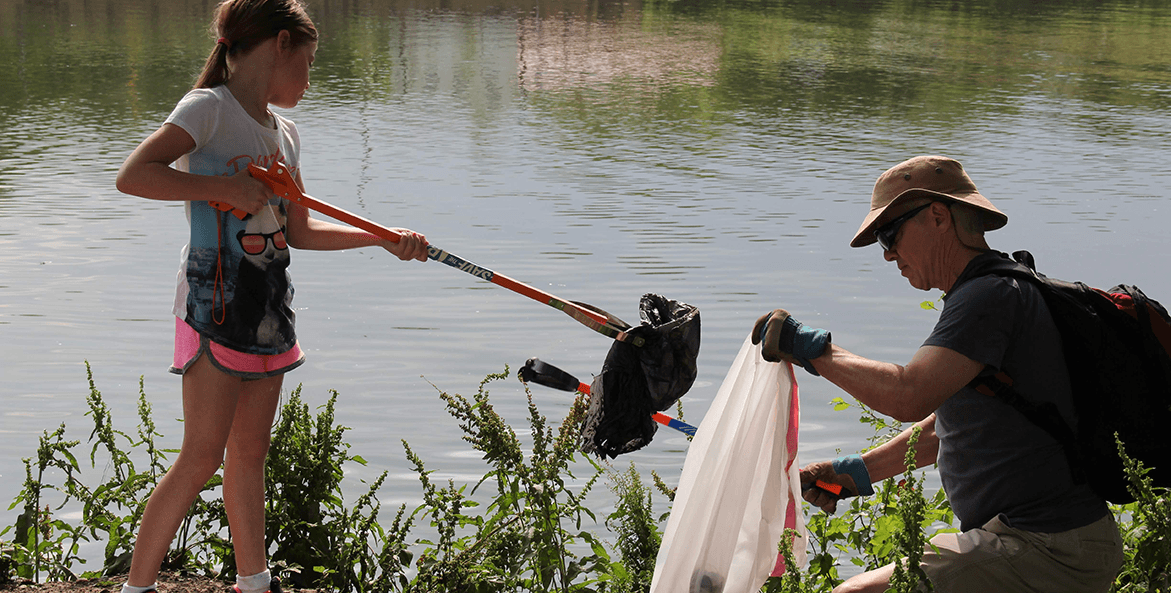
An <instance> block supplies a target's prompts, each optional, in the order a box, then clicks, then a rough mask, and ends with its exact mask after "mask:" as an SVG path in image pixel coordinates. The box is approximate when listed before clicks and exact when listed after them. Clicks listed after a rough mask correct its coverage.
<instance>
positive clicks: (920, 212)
mask: <svg viewBox="0 0 1171 593" xmlns="http://www.w3.org/2000/svg"><path fill="white" fill-rule="evenodd" d="M931 205H932V202H925V201H918V202H912V203H908V204H906V205H900V206H899V210H898V212H897V213H896V215H895V216H894V217H892V218H891V221H892V222H888V223H886V224H885V225H883V227H880V231H881V232H885V233H887V234H888V235H889V236H890V237H891V238H890V239H889V240H887V241H884V242H885V243H887V244H888V245H889V247H890V248H889V249H887V248H885V247H884V249H883V252H882V257H883V258H884V259H886V261H893V262H895V264H896V265H898V267H899V273H901V274H902V275H903V276H904V277H905V278H906V279H907V281H908V282H910V283H911V286H914V287H915V288H918V289H919V290H930V289H931V283H930V282H929V281H928V272H929V270H930V266H929V261H928V260H927V259H926V255H927V254H928V253H930V249H929V246H928V245H927V243H926V240H927V239H928V233H926V232H925V228H924V227H925V226H926V221H927V220H928V218H929V216H930V215H931V213H932V208H931ZM922 206H926V207H924V208H921V207H922ZM901 217H906V218H903V219H902V220H899V219H900V218H901ZM892 223H893V224H897V225H898V228H897V229H891V228H890V227H889V226H887V225H892Z"/></svg>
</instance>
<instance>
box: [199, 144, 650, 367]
mask: <svg viewBox="0 0 1171 593" xmlns="http://www.w3.org/2000/svg"><path fill="white" fill-rule="evenodd" d="M248 169H249V172H250V173H251V174H252V176H253V177H255V178H256V179H259V180H260V181H263V182H264V183H265V184H266V185H268V187H269V188H270V189H272V191H273V193H275V194H276V195H277V196H280V197H282V198H285V199H286V200H289V201H290V202H296V203H297V204H300V205H302V206H305V207H306V208H309V209H310V210H316V211H317V212H320V213H322V214H325V215H326V216H329V217H331V218H334V219H337V220H340V221H341V222H344V223H346V224H349V225H352V226H355V227H357V228H360V229H362V230H364V231H366V232H369V233H372V234H374V235H376V236H378V237H381V238H383V239H386V240H387V241H390V242H392V243H398V242H399V241H400V240H401V239H402V237H401V236H400V235H399V234H398V233H396V232H394V231H392V230H390V229H389V228H387V227H384V226H382V225H380V224H378V223H375V222H373V221H371V220H368V219H366V218H363V217H361V216H358V215H357V214H353V213H351V212H347V211H345V210H342V209H341V208H338V207H336V206H333V205H331V204H328V203H326V202H323V201H321V200H318V199H316V198H314V197H312V196H308V195H305V194H304V193H303V192H302V191H301V188H300V187H299V186H298V185H297V182H296V180H295V179H293V176H292V174H291V173H290V172H289V168H288V167H286V166H285V165H284V164H283V163H277V164H275V165H273V166H272V167H271V168H269V169H265V168H264V167H260V166H258V165H248ZM213 206H216V205H215V204H213ZM217 207H220V208H221V209H223V207H221V206H217ZM427 257H428V258H430V259H433V260H435V261H437V262H440V263H444V264H447V265H449V266H451V267H453V268H455V269H457V270H460V271H461V272H466V273H468V274H471V275H472V276H475V277H477V278H480V279H481V280H487V281H488V282H491V283H493V284H495V285H497V286H500V287H503V288H507V289H508V290H511V291H513V292H515V293H517V294H520V295H524V296H526V297H529V298H530V299H533V300H535V301H537V302H540V303H544V304H546V305H548V306H550V307H553V308H554V309H558V310H560V311H562V312H564V313H565V314H566V315H569V316H570V317H572V318H574V319H576V320H577V321H578V322H579V323H581V324H582V325H584V326H586V327H588V328H590V329H592V330H594V331H596V332H598V333H600V334H602V335H604V336H607V337H610V338H613V339H615V340H618V341H620V342H629V343H630V344H632V345H634V346H642V344H643V339H642V338H640V337H637V336H629V335H628V334H627V333H626V329H629V327H630V326H628V325H627V324H626V323H625V322H623V321H622V320H621V319H618V318H616V317H614V316H612V315H610V314H609V313H606V312H605V311H602V310H601V309H598V308H596V307H592V306H590V305H587V304H585V303H579V302H574V301H566V300H564V299H560V298H558V297H556V296H553V295H551V294H549V293H547V292H545V291H542V290H540V289H537V288H534V287H532V286H529V285H527V284H524V283H522V282H518V281H516V280H513V279H512V278H509V277H507V276H505V275H503V274H498V273H496V272H494V271H492V270H489V269H488V268H485V267H483V266H480V265H477V264H474V263H472V262H470V261H468V260H466V259H464V258H462V257H459V256H458V255H455V254H454V253H449V252H447V251H444V250H442V249H440V248H438V247H435V246H434V245H429V246H428V247H427Z"/></svg>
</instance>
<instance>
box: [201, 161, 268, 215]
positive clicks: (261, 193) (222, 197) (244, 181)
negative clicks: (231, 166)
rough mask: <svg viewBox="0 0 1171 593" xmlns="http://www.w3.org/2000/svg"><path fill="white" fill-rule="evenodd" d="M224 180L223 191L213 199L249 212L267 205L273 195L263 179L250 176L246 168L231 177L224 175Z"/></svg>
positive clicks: (256, 210)
mask: <svg viewBox="0 0 1171 593" xmlns="http://www.w3.org/2000/svg"><path fill="white" fill-rule="evenodd" d="M224 180H225V181H226V183H225V186H224V191H223V193H221V194H219V195H217V196H216V197H215V198H214V201H217V202H224V203H226V204H231V205H232V207H233V208H238V209H240V210H243V211H245V212H247V213H249V214H257V213H259V212H260V210H261V209H263V208H264V207H265V206H267V205H268V201H269V200H271V199H272V198H273V196H275V194H273V193H272V190H271V189H269V187H268V186H267V185H265V183H264V182H263V181H260V180H259V179H256V178H254V177H252V175H250V174H249V173H248V169H244V170H242V171H240V172H239V173H236V174H235V175H232V176H231V177H224Z"/></svg>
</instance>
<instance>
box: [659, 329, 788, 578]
mask: <svg viewBox="0 0 1171 593" xmlns="http://www.w3.org/2000/svg"><path fill="white" fill-rule="evenodd" d="M799 410H800V406H799V402H798V398H797V381H796V380H795V378H794V377H793V367H792V365H790V364H787V363H782V364H777V363H770V362H765V360H764V359H763V358H761V355H760V346H753V345H752V342H751V340H749V339H746V340H744V345H743V346H742V347H741V348H740V353H739V354H737V355H736V360H735V362H733V363H732V367H731V368H730V369H729V370H728V375H727V377H725V378H724V383H723V385H721V386H720V390H719V392H718V394H717V395H716V398H715V400H714V401H713V402H712V405H711V408H710V409H709V410H708V412H707V414H706V415H705V416H704V419H703V422H702V423H701V424H700V425H699V430H697V431H696V433H695V438H694V439H693V440H692V442H691V445H690V447H689V448H688V452H687V460H686V461H685V462H684V464H683V474H682V476H681V477H680V478H679V489H678V491H677V492H676V495H675V502H674V504H673V505H672V509H671V515H670V518H669V519H668V520H667V530H666V533H664V535H663V544H662V546H661V547H660V548H659V556H658V559H657V561H656V563H655V575H654V580H653V581H652V583H651V593H683V592H688V593H701V592H702V593H708V592H712V593H715V592H723V593H748V592H755V591H759V590H760V588H761V586H762V585H763V584H764V582H765V580H766V579H767V578H768V577H769V575H770V574H772V575H779V574H781V573H783V572H784V565H783V562H782V561H781V558H780V557H779V555H778V554H777V544H778V543H779V542H780V541H781V536H782V535H783V533H784V530H785V529H786V528H791V529H795V530H797V532H798V534H799V536H798V537H799V539H796V540H795V541H794V546H793V547H794V554H795V559H796V561H797V563H798V565H801V566H803V565H804V564H805V521H804V518H803V517H802V515H801V504H800V502H801V483H800V480H799V479H798V477H797V470H798V464H797V462H796V461H797V436H798V435H797V433H798V425H799V423H800V411H799Z"/></svg>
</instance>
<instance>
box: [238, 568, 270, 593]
mask: <svg viewBox="0 0 1171 593" xmlns="http://www.w3.org/2000/svg"><path fill="white" fill-rule="evenodd" d="M270 584H272V573H271V572H269V571H267V570H266V571H264V572H261V573H257V574H254V575H252V576H250V577H242V576H240V575H236V588H238V589H240V593H265V591H268V586H269V585H270Z"/></svg>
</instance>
